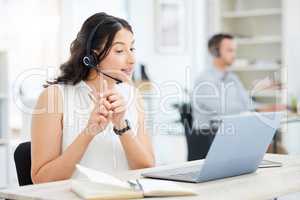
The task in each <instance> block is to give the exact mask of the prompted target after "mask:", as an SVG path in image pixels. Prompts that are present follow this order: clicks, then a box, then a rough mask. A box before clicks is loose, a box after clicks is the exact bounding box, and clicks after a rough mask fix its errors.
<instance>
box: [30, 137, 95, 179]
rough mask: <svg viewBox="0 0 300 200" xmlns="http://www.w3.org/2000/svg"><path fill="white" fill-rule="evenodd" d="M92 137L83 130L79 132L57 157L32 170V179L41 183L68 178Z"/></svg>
mask: <svg viewBox="0 0 300 200" xmlns="http://www.w3.org/2000/svg"><path fill="white" fill-rule="evenodd" d="M92 138H93V137H92V136H91V135H89V134H87V133H85V132H84V131H83V132H82V133H80V134H79V135H78V136H77V138H76V139H75V140H74V142H73V143H72V144H71V145H70V146H69V147H68V148H67V149H66V150H65V151H64V152H63V153H62V154H61V155H60V156H59V157H57V158H56V159H54V160H52V161H50V162H48V163H46V164H45V165H43V166H42V167H41V168H40V169H39V170H37V171H36V172H35V173H34V172H32V175H31V177H32V181H33V182H34V183H43V182H51V181H58V180H65V179H69V178H70V177H71V176H72V174H73V172H74V170H75V165H76V164H77V163H78V162H79V161H80V160H81V158H82V156H83V154H84V153H85V151H86V148H87V147H88V145H89V143H90V141H91V140H92ZM49 148H51V147H49Z"/></svg>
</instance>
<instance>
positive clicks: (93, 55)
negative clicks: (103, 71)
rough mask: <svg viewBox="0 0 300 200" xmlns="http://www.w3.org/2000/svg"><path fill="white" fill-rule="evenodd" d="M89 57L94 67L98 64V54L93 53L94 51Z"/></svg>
mask: <svg viewBox="0 0 300 200" xmlns="http://www.w3.org/2000/svg"><path fill="white" fill-rule="evenodd" d="M91 57H92V60H93V61H92V62H93V63H92V64H93V66H94V67H96V66H97V65H98V55H97V54H96V53H95V52H92V54H91Z"/></svg>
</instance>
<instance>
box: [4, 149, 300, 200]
mask: <svg viewBox="0 0 300 200" xmlns="http://www.w3.org/2000/svg"><path fill="white" fill-rule="evenodd" d="M265 159H269V160H273V161H278V162H282V163H283V166H282V167H279V168H266V169H258V170H257V171H256V172H255V173H252V174H247V175H243V176H237V177H232V178H226V179H221V180H216V181H210V182H205V183H199V184H192V183H179V184H181V185H183V186H185V187H189V188H192V189H194V190H195V191H196V192H197V193H198V196H188V197H173V198H164V199H197V200H201V199H209V200H221V199H230V200H233V199H239V200H240V199H259V200H262V199H266V200H267V199H272V198H274V197H276V196H281V195H284V194H288V193H293V192H299V191H300V156H289V155H275V154H267V155H266V156H265ZM194 162H197V161H192V162H186V163H185V165H187V166H188V165H190V164H191V163H194ZM176 165H178V164H175V165H172V166H176ZM172 166H163V167H157V168H153V169H144V170H134V171H129V172H126V173H122V174H115V175H114V176H116V177H118V178H120V179H123V180H128V179H135V178H139V177H140V173H141V172H145V171H153V170H157V169H167V168H170V167H172ZM1 198H7V199H64V200H71V199H72V200H78V199H80V198H79V197H77V196H76V195H75V194H73V193H72V192H71V190H70V181H69V180H67V181H59V182H52V183H45V184H38V185H31V186H23V187H18V188H14V189H6V190H2V191H0V199H1ZM151 199H159V198H151Z"/></svg>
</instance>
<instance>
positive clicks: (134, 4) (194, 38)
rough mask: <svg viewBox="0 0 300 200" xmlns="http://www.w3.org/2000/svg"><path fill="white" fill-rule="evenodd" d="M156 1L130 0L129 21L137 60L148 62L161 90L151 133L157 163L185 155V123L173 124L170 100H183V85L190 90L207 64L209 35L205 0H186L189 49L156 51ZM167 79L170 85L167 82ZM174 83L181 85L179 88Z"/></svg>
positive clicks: (174, 116) (179, 159)
mask: <svg viewBox="0 0 300 200" xmlns="http://www.w3.org/2000/svg"><path fill="white" fill-rule="evenodd" d="M155 2H157V1H154V0H129V21H130V23H131V25H132V26H133V29H134V33H135V39H136V45H135V46H136V49H137V50H136V53H137V61H138V62H142V63H145V64H146V66H147V68H148V72H149V75H150V78H151V80H152V82H154V83H155V84H156V85H157V86H158V89H159V90H160V95H159V96H160V97H159V98H157V99H154V100H153V102H152V103H153V104H154V107H155V109H156V110H158V111H159V112H156V113H155V117H154V118H155V119H154V126H155V127H159V128H154V130H153V132H152V135H153V143H154V148H155V151H156V159H157V162H158V164H167V163H172V162H179V161H184V160H185V159H186V153H187V150H186V142H185V138H184V136H183V134H184V133H183V129H182V126H178V125H175V124H174V121H175V120H177V119H179V113H178V112H177V111H176V110H174V109H172V108H171V104H172V103H175V102H177V103H178V102H180V101H183V100H184V99H183V98H184V94H183V91H182V88H188V89H189V90H190V89H191V87H192V84H193V80H194V78H195V76H197V74H198V73H199V72H200V71H201V70H202V69H203V68H204V65H205V64H204V63H205V55H206V38H207V36H206V12H205V11H206V1H204V0H201V1H199V0H186V1H184V2H185V3H186V14H187V15H186V19H185V23H186V28H187V30H186V32H187V34H186V38H185V39H186V49H185V51H184V52H183V53H182V54H170V53H168V54H166V53H160V52H158V51H157V48H156V46H155V42H156V41H155V39H156V35H155V34H156V31H155V25H156V24H157V22H156V21H155V20H156V19H155V13H157V11H156V10H155V9H156V4H155ZM168 83H170V84H171V85H167V84H168ZM175 84H176V85H177V86H179V87H180V89H177V88H176V86H175ZM155 91H156V90H155ZM154 93H155V94H158V92H154ZM174 96H175V97H174ZM164 109H168V111H167V112H166V111H164ZM169 109H170V110H169ZM170 129H171V130H170ZM174 149H176V154H175V153H174Z"/></svg>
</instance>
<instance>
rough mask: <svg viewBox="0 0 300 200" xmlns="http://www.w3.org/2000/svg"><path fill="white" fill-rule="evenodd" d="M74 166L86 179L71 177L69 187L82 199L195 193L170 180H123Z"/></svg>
mask: <svg viewBox="0 0 300 200" xmlns="http://www.w3.org/2000/svg"><path fill="white" fill-rule="evenodd" d="M76 168H77V170H78V171H79V172H80V173H82V174H84V175H85V176H86V177H87V179H82V180H81V179H73V180H72V181H71V189H72V191H73V192H75V193H76V194H77V195H78V196H80V197H81V198H83V199H93V200H96V199H97V200H98V199H99V200H100V199H135V198H144V197H166V196H187V195H196V193H195V192H194V191H192V190H190V189H188V188H184V187H181V186H179V185H178V184H176V183H174V182H171V181H162V180H152V179H138V180H129V181H127V182H124V181H121V180H119V179H117V178H115V177H113V176H111V175H108V174H105V173H102V172H99V171H96V170H93V169H89V168H86V167H83V166H80V165H76Z"/></svg>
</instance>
